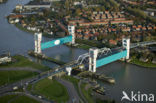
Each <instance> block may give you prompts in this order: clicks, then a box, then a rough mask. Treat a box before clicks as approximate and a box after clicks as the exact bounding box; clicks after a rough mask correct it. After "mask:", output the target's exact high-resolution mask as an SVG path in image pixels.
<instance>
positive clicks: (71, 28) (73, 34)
mask: <svg viewBox="0 0 156 103" xmlns="http://www.w3.org/2000/svg"><path fill="white" fill-rule="evenodd" d="M68 32H69V35H72V42H71V43H72V44H75V26H74V25H69V26H68Z"/></svg>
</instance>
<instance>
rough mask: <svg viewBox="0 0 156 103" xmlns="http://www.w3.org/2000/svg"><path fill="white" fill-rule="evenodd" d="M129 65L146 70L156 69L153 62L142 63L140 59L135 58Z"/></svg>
mask: <svg viewBox="0 0 156 103" xmlns="http://www.w3.org/2000/svg"><path fill="white" fill-rule="evenodd" d="M129 63H131V64H134V65H137V66H141V67H145V68H156V64H153V63H151V62H142V61H140V60H139V59H137V58H133V57H132V58H131V60H130V62H129Z"/></svg>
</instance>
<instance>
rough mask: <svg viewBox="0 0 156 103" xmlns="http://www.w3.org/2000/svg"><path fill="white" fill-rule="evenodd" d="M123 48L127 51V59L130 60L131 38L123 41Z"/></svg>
mask: <svg viewBox="0 0 156 103" xmlns="http://www.w3.org/2000/svg"><path fill="white" fill-rule="evenodd" d="M122 46H123V48H125V49H126V50H127V56H126V58H125V59H129V53H130V38H123V39H122Z"/></svg>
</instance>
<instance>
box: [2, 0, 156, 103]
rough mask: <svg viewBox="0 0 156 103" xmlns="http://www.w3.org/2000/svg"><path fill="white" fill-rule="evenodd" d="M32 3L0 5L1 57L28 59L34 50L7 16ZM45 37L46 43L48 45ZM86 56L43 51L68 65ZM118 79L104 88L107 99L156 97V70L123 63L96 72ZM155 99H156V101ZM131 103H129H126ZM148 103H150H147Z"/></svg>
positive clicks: (66, 49)
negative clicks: (18, 6)
mask: <svg viewBox="0 0 156 103" xmlns="http://www.w3.org/2000/svg"><path fill="white" fill-rule="evenodd" d="M28 1H29V0H8V2H7V3H6V4H0V54H1V53H3V52H4V51H10V52H11V54H12V55H15V54H22V55H27V51H28V50H30V49H33V48H34V37H33V35H32V34H30V33H27V32H23V31H21V30H19V29H18V28H16V27H15V26H14V25H12V24H9V23H8V22H7V19H6V18H5V16H7V15H9V14H10V13H11V11H12V10H13V8H14V7H15V6H16V4H25V3H27V2H28ZM48 40H49V39H48V38H44V37H43V41H48ZM85 52H87V51H86V50H82V49H73V48H69V47H67V46H65V45H61V46H56V47H53V48H49V49H46V50H44V51H43V53H44V54H46V55H47V56H51V57H53V58H56V59H59V60H62V61H65V62H69V61H71V60H75V59H76V58H77V57H78V56H79V55H80V54H83V53H85ZM41 63H42V64H45V65H48V66H50V67H55V66H56V64H54V63H50V62H46V61H41ZM97 71H98V72H100V73H104V74H106V75H108V76H112V77H114V78H115V80H116V83H115V85H108V84H103V83H101V84H102V85H104V86H105V87H106V90H107V91H106V92H107V95H106V96H108V97H110V98H114V99H115V100H116V101H118V102H119V103H120V102H121V97H122V91H125V92H126V93H127V94H128V95H130V92H131V91H134V92H138V91H140V92H141V93H147V94H148V93H153V94H155V96H156V69H147V68H143V67H140V66H136V65H132V64H127V63H123V62H113V63H111V64H108V65H105V66H103V67H101V68H98V69H97ZM155 99H156V98H155ZM126 103H128V102H126ZM148 103H149V102H148Z"/></svg>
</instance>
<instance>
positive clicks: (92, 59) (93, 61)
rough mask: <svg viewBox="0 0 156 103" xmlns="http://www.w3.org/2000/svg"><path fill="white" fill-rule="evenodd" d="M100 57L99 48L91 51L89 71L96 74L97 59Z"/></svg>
mask: <svg viewBox="0 0 156 103" xmlns="http://www.w3.org/2000/svg"><path fill="white" fill-rule="evenodd" d="M97 56H98V48H90V49H89V71H91V72H96V59H97Z"/></svg>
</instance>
